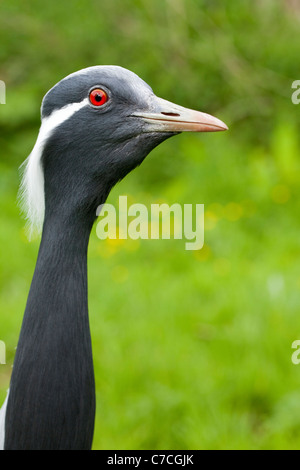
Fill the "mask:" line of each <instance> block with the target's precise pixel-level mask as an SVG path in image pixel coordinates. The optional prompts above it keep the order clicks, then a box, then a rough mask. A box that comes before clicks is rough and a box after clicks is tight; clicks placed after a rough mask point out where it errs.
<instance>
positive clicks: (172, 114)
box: [160, 113, 180, 117]
mask: <svg viewBox="0 0 300 470" xmlns="http://www.w3.org/2000/svg"><path fill="white" fill-rule="evenodd" d="M160 114H163V115H164V116H170V117H179V116H180V114H177V113H160Z"/></svg>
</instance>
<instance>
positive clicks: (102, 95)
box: [90, 88, 108, 106]
mask: <svg viewBox="0 0 300 470" xmlns="http://www.w3.org/2000/svg"><path fill="white" fill-rule="evenodd" d="M107 101H108V95H107V93H106V92H105V91H104V90H101V89H100V88H96V89H95V90H93V91H91V93H90V102H91V103H92V105H93V106H103V105H104V104H105V103H106V102H107Z"/></svg>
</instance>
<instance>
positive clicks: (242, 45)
mask: <svg viewBox="0 0 300 470" xmlns="http://www.w3.org/2000/svg"><path fill="white" fill-rule="evenodd" d="M299 28H300V8H299V4H298V5H297V2H296V1H295V2H293V1H287V0H277V1H276V0H259V1H258V0H256V1H254V0H253V1H251V2H233V1H232V0H225V1H214V0H197V1H196V0H151V1H150V0H110V1H109V2H100V1H99V0H94V1H92V0H90V1H88V0H80V1H79V0H78V1H76V0H74V1H73V2H67V1H60V2H48V3H47V2H45V3H43V2H40V1H37V0H26V1H24V2H20V1H16V0H10V1H7V0H4V1H2V2H1V3H0V44H1V48H0V79H2V80H4V81H5V82H6V85H7V98H6V99H7V104H6V105H1V106H0V149H1V150H0V152H1V159H0V175H1V176H0V242H1V252H0V261H1V262H0V311H1V325H0V339H1V340H3V341H5V343H6V346H7V365H1V366H0V400H1V401H2V400H4V397H5V394H6V389H7V388H8V385H9V378H10V374H11V367H12V364H13V358H14V353H15V347H16V345H17V341H18V335H19V330H20V326H21V321H22V316H23V312H24V308H25V303H26V297H27V293H28V290H29V286H30V282H31V277H32V273H33V270H34V266H35V261H36V256H37V250H38V245H39V241H38V240H36V241H34V242H32V243H29V242H28V240H27V238H26V233H25V230H24V219H23V218H22V217H21V216H20V211H19V208H18V206H17V203H16V195H17V191H18V185H19V175H18V167H19V166H20V165H21V163H22V162H23V161H24V159H25V158H26V157H27V156H28V154H29V153H30V151H31V149H32V147H33V145H34V142H35V139H36V136H37V133H38V128H39V124H40V117H39V108H40V103H41V99H42V97H43V95H44V94H45V93H46V91H47V90H48V89H49V88H50V87H52V86H53V85H54V84H55V83H56V82H57V81H59V80H60V79H62V78H63V77H64V76H66V75H67V74H69V73H71V72H74V71H76V70H78V69H80V68H84V67H88V66H90V65H96V64H99V65H100V64H118V65H121V66H124V67H126V68H129V69H131V70H133V71H134V72H136V73H137V74H138V75H140V76H141V77H142V78H143V79H144V80H145V81H147V82H148V83H149V84H150V85H151V86H152V88H153V89H154V91H155V92H156V93H157V94H158V95H159V96H162V97H163V98H165V99H168V100H170V101H174V102H177V103H178V104H181V105H183V106H187V107H190V108H195V109H199V110H202V111H205V112H208V113H211V114H215V115H216V116H217V117H219V118H220V119H222V120H224V121H225V122H226V123H227V124H228V125H229V127H230V131H229V132H227V133H220V134H202V135H192V134H189V135H187V134H186V135H181V136H177V137H176V138H173V139H171V140H169V141H167V142H165V143H164V144H163V145H161V146H160V147H158V148H157V149H156V150H155V151H153V152H152V154H151V156H149V157H148V159H147V160H146V161H145V162H144V163H143V165H142V166H141V167H140V168H139V169H138V170H136V171H135V172H133V173H132V174H130V175H129V176H128V177H127V178H126V179H125V180H124V181H123V182H122V183H120V184H119V185H118V186H117V187H116V188H115V189H114V190H113V192H112V193H111V195H110V197H109V200H108V202H112V203H115V202H116V201H117V200H118V196H119V195H125V194H126V195H128V197H129V200H130V201H134V202H139V203H143V204H146V205H147V206H148V207H150V204H151V203H154V202H160V201H164V202H167V203H169V204H173V203H174V202H177V203H180V204H184V203H193V204H196V203H204V204H205V217H206V219H205V221H206V230H205V246H204V248H203V249H202V250H201V251H194V252H193V251H185V249H184V241H182V240H164V241H155V240H154V241H151V240H148V241H147V240H144V241H138V240H137V241H132V240H119V241H113V240H107V241H100V240H99V239H98V238H97V236H96V230H94V231H93V233H92V237H91V243H90V250H89V302H90V320H91V329H92V339H93V350H94V359H95V374H96V385H97V418H96V431H95V439H94V449H161V450H163V449H166V450H168V449H266V448H268V449H281V448H285V449H296V448H299V445H300V365H299V366H298V367H297V366H295V365H293V364H292V362H291V355H292V352H293V351H292V349H291V344H292V342H293V341H294V340H296V339H300V296H299V289H300V273H299V269H298V264H299V262H298V260H297V258H298V257H299V254H300V237H299V233H300V222H299V211H300V202H299V197H298V187H299V183H300V162H299V155H300V149H299V132H298V129H299V121H300V106H295V105H293V104H292V102H291V95H292V89H291V85H292V82H293V81H294V80H297V79H300V70H299Z"/></svg>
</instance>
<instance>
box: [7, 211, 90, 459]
mask: <svg viewBox="0 0 300 470" xmlns="http://www.w3.org/2000/svg"><path fill="white" fill-rule="evenodd" d="M62 214H63V212H62ZM92 222H93V220H92V217H90V218H89V219H85V220H84V218H83V216H82V214H81V212H80V211H73V212H72V213H69V214H68V215H64V216H61V217H60V216H59V215H58V213H57V212H55V211H52V212H51V211H50V215H48V214H47V212H46V219H45V223H44V229H43V235H42V241H41V245H40V250H39V255H38V260H37V264H36V268H35V273H34V276H33V280H32V284H31V289H30V293H29V297H28V301H27V306H26V310H25V315H24V319H23V324H22V329H21V334H20V339H19V343H18V347H17V352H16V357H15V362H14V368H13V374H12V379H11V386H10V394H9V400H8V406H7V415H6V434H5V448H6V449H34V450H38V449H50V450H51V449H54V450H58V449H67V450H68V449H86V450H88V449H90V448H91V445H92V438H93V431H94V418H95V385H94V371H93V359H92V347H91V336H90V327H89V318H88V289H87V249H88V242H89V236H90V231H91V228H92ZM58 430H59V433H58Z"/></svg>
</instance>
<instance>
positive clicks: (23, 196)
mask: <svg viewBox="0 0 300 470" xmlns="http://www.w3.org/2000/svg"><path fill="white" fill-rule="evenodd" d="M47 138H48V136H47V135H45V133H44V132H43V124H42V126H41V129H40V132H39V135H38V138H37V141H36V144H35V146H34V148H33V150H32V152H31V154H30V155H29V157H28V158H27V160H26V161H25V162H24V163H23V165H22V166H21V172H22V173H23V175H22V182H21V187H20V193H19V198H20V203H21V208H22V210H23V212H24V214H25V215H26V219H27V223H28V235H29V238H30V239H31V238H32V236H33V234H34V233H35V232H37V233H40V232H41V230H42V226H43V221H44V213H45V194H44V173H43V169H42V162H41V160H42V154H43V150H44V146H45V141H46V139H47Z"/></svg>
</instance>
